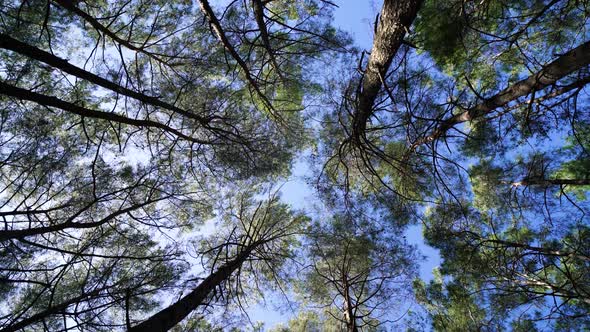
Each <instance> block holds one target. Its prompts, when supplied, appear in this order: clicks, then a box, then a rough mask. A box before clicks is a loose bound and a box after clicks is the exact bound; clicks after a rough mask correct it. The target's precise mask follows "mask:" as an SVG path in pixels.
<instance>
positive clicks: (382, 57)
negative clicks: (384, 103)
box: [352, 0, 422, 145]
mask: <svg viewBox="0 0 590 332" xmlns="http://www.w3.org/2000/svg"><path fill="white" fill-rule="evenodd" d="M421 3H422V0H405V1H400V0H385V1H384V2H383V8H382V9H381V14H380V18H379V23H378V26H377V28H376V33H375V39H374V41H373V47H372V49H371V55H370V57H369V61H368V63H367V69H366V70H365V73H364V75H363V80H362V82H361V91H360V94H359V95H358V107H357V109H356V110H355V111H354V113H353V118H352V139H353V142H355V143H356V144H358V145H360V144H361V142H362V140H361V138H362V137H363V136H364V135H365V130H366V127H367V121H368V120H369V118H370V116H371V115H372V114H373V104H374V103H375V99H376V98H377V95H378V94H379V91H380V90H381V87H382V85H383V79H384V78H385V76H386V74H387V70H388V69H389V66H390V65H391V62H392V61H393V57H394V56H395V54H396V53H397V51H398V50H399V48H400V46H401V45H402V44H403V40H404V36H405V35H406V33H407V32H408V31H409V29H410V26H411V25H412V22H413V21H414V19H415V18H416V15H417V13H418V9H419V8H420V5H421Z"/></svg>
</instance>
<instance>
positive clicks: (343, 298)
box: [300, 213, 416, 331]
mask: <svg viewBox="0 0 590 332" xmlns="http://www.w3.org/2000/svg"><path fill="white" fill-rule="evenodd" d="M384 221H385V220H383V221H381V222H384ZM306 246H307V248H308V254H307V255H306V256H308V257H309V260H310V266H309V267H307V269H306V270H305V277H304V278H303V280H302V286H301V290H300V292H301V293H302V297H303V298H304V299H305V300H306V301H309V302H310V304H311V305H312V306H317V308H319V309H321V310H322V311H323V315H324V316H326V322H332V323H331V324H332V325H334V328H335V330H346V331H361V330H362V331H364V330H368V331H373V330H375V331H377V330H379V328H380V327H381V326H384V324H389V323H390V322H392V321H394V320H395V319H396V318H397V317H395V316H396V315H403V308H401V307H400V306H401V302H402V301H401V300H402V299H403V298H404V294H403V290H404V288H406V289H407V287H404V283H406V282H407V281H408V280H411V279H412V277H413V275H414V273H415V271H414V270H413V267H414V263H413V262H414V261H415V259H416V256H415V255H414V253H413V252H412V249H413V248H412V247H410V246H409V245H408V244H407V243H405V241H404V239H403V237H402V235H401V234H400V233H399V232H396V231H391V232H390V231H388V230H386V229H385V227H384V226H383V225H379V223H378V222H375V221H372V220H370V219H367V218H366V217H365V218H363V216H362V215H352V214H350V213H343V214H336V215H334V216H333V217H331V218H330V220H329V221H327V222H326V221H323V220H318V221H317V222H316V223H314V224H313V227H312V228H311V229H310V235H309V240H308V242H307V243H306ZM406 286H407V285H406ZM393 294H395V295H393ZM406 296H408V295H407V294H406ZM396 308H397V310H396ZM326 324H327V323H324V324H323V326H324V328H326Z"/></svg>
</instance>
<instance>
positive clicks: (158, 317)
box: [129, 243, 260, 332]
mask: <svg viewBox="0 0 590 332" xmlns="http://www.w3.org/2000/svg"><path fill="white" fill-rule="evenodd" d="M258 245H260V243H256V244H252V245H250V246H249V247H248V248H247V249H245V250H244V251H242V252H241V253H240V254H239V255H238V256H237V257H236V258H234V259H233V260H231V261H229V262H228V263H226V264H225V265H223V266H221V267H220V268H219V269H217V271H215V272H214V273H212V274H211V275H209V276H208V277H207V278H205V280H203V281H202V282H201V283H200V284H199V286H197V287H196V288H195V289H194V290H193V291H192V292H190V293H189V294H188V295H186V296H185V297H183V298H182V299H180V300H178V301H177V302H175V303H173V304H171V305H170V306H169V307H167V308H165V309H163V310H161V311H160V312H158V313H156V314H155V315H153V316H151V317H150V318H148V319H146V320H145V321H143V322H141V323H140V324H138V325H136V326H134V327H132V328H130V329H129V332H140V331H141V332H147V331H149V332H156V331H168V330H169V329H171V328H172V327H174V326H175V325H176V324H178V323H179V322H180V321H182V320H183V319H184V318H186V317H187V316H188V315H189V314H190V313H191V312H192V311H193V310H195V309H196V308H197V307H199V306H200V305H202V304H203V303H204V302H205V301H206V299H207V297H208V296H209V294H211V292H212V291H213V290H214V289H215V288H216V287H218V286H220V285H221V284H222V283H223V282H224V281H226V280H227V279H228V278H229V277H230V276H231V275H232V273H233V272H234V271H235V270H236V269H238V268H239V267H240V266H241V265H242V264H243V263H244V262H245V261H246V259H247V258H248V256H250V253H251V252H252V251H253V250H254V249H255V248H256V247H257V246H258Z"/></svg>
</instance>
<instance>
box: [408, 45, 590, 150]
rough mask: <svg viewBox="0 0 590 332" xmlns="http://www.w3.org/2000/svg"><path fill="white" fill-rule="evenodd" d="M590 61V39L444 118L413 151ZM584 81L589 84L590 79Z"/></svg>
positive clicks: (550, 83) (551, 83)
mask: <svg viewBox="0 0 590 332" xmlns="http://www.w3.org/2000/svg"><path fill="white" fill-rule="evenodd" d="M589 64H590V42H586V43H584V44H582V45H580V46H578V47H576V48H574V49H573V50H571V51H569V52H567V53H565V54H562V55H561V56H560V57H559V58H557V59H556V60H555V61H553V62H551V63H549V64H548V65H547V66H545V68H543V69H542V70H540V71H539V72H537V73H535V74H533V75H531V76H529V77H527V78H526V79H524V80H522V81H519V82H517V83H515V84H514V85H512V86H511V87H508V88H506V89H504V90H502V91H500V92H499V93H498V94H496V95H494V96H492V97H490V98H488V99H486V100H485V101H483V102H482V103H480V104H478V105H476V106H475V107H473V108H470V109H468V110H466V111H463V112H461V113H459V114H456V115H454V116H452V117H450V118H448V119H446V120H444V121H442V123H441V124H440V125H439V126H438V128H437V129H435V130H434V132H433V133H431V134H430V135H428V136H426V137H424V138H421V139H419V140H417V141H416V142H414V144H412V146H411V147H410V150H411V151H413V150H415V149H416V148H417V147H418V146H419V145H422V144H425V143H428V142H432V141H434V140H436V139H437V138H440V137H442V136H443V135H445V134H446V132H447V131H448V130H449V129H451V128H452V127H453V126H455V125H457V124H460V123H463V122H466V121H471V120H473V119H477V118H480V117H482V116H484V115H486V114H489V113H491V112H492V111H494V110H495V109H496V108H498V107H502V106H504V105H506V104H508V103H509V102H511V101H514V100H516V99H517V98H519V97H523V96H526V95H528V94H530V93H532V92H534V91H538V90H541V89H543V88H546V87H548V86H550V85H553V84H555V83H556V82H557V81H558V80H560V79H562V78H564V77H565V76H567V75H569V74H571V73H573V72H575V71H577V70H580V69H582V68H584V67H586V66H588V65H589ZM584 82H585V83H587V81H584Z"/></svg>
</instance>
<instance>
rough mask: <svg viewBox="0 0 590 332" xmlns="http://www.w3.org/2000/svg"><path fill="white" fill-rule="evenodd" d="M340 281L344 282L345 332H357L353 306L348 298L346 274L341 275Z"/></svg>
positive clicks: (348, 288) (348, 290)
mask: <svg viewBox="0 0 590 332" xmlns="http://www.w3.org/2000/svg"><path fill="white" fill-rule="evenodd" d="M342 282H343V283H344V285H343V286H344V320H345V321H346V332H358V327H357V326H356V318H355V317H354V313H353V309H354V308H353V305H352V300H351V298H350V286H349V285H348V279H347V277H346V276H343V277H342Z"/></svg>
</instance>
